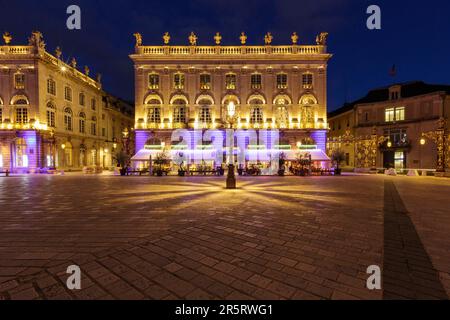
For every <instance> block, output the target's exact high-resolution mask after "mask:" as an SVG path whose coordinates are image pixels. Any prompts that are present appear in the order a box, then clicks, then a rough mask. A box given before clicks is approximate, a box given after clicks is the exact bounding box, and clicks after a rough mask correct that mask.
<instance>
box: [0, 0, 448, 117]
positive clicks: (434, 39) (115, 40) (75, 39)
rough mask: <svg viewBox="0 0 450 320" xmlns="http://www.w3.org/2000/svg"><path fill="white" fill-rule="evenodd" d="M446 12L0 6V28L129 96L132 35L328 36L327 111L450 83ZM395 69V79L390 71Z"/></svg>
mask: <svg viewBox="0 0 450 320" xmlns="http://www.w3.org/2000/svg"><path fill="white" fill-rule="evenodd" d="M71 4H77V5H79V6H80V7H81V10H82V30H80V31H69V30H68V29H67V28H66V19H67V17H68V15H67V14H66V8H67V7H68V6H69V5H71ZM371 4H377V5H379V6H380V7H381V9H382V30H380V31H370V30H368V29H367V28H366V20H367V17H368V15H367V14H366V9H367V7H368V6H369V5H371ZM448 12H450V1H448V0H428V1H418V0H415V1H405V0H390V1H377V0H375V1H374V0H372V1H363V0H309V1H303V0H278V1H263V0H244V1H243V0H228V1H218V0H217V1H216V0H185V1H170V0H158V1H155V0H147V1H132V0H129V1H125V0H115V1H106V0H96V1H93V0H84V1H77V0H71V1H65V0H59V1H55V0H40V1H35V0H33V1H21V0H13V1H11V0H8V1H6V0H0V32H2V33H3V32H4V31H9V32H10V33H11V34H12V35H13V37H14V39H13V44H24V43H26V41H27V38H28V36H29V35H30V33H31V31H32V30H40V31H41V32H42V33H43V34H44V39H45V41H46V43H47V49H48V50H49V51H50V52H52V53H53V52H54V48H55V47H56V46H58V45H59V46H61V48H62V50H63V58H64V60H67V61H70V59H71V58H72V57H73V56H75V57H76V58H77V60H78V65H79V66H80V67H82V66H84V65H88V66H89V67H90V69H91V72H93V74H95V73H96V72H99V73H102V75H103V85H104V88H105V89H106V90H107V91H109V92H111V93H113V94H115V95H117V96H119V97H122V98H124V99H128V100H133V99H134V82H133V67H132V63H131V60H130V59H129V58H128V54H130V53H132V51H133V49H134V38H133V36H132V34H133V33H134V32H140V33H142V35H143V38H144V44H145V45H161V44H162V35H163V33H164V32H166V31H168V32H170V34H171V36H172V40H171V44H178V45H187V44H188V40H187V37H188V35H189V33H190V32H191V31H194V32H195V33H196V34H197V35H198V37H199V45H213V44H214V42H213V36H214V34H215V33H216V32H217V31H219V32H221V34H222V36H223V44H225V45H239V35H240V33H241V32H242V31H245V32H246V33H247V35H248V37H249V39H248V44H253V45H262V44H263V43H264V41H263V39H264V34H265V33H266V32H267V31H270V32H272V34H273V36H274V42H273V43H274V44H290V43H291V40H290V36H291V34H292V32H293V31H297V33H298V34H299V36H300V43H301V44H313V43H314V40H315V36H316V34H318V33H319V32H321V31H327V32H329V33H330V36H329V41H328V50H329V52H331V53H333V54H334V57H333V59H332V60H331V61H330V65H329V79H328V80H329V82H328V83H329V85H328V88H329V110H330V111H331V110H333V109H336V108H338V107H340V106H342V104H343V103H344V102H346V101H347V102H350V101H352V100H355V99H357V98H360V97H362V96H364V95H365V94H366V92H367V91H368V90H370V89H372V88H377V87H381V86H386V85H388V84H390V83H394V82H395V83H397V82H404V81H411V80H423V81H426V82H430V83H439V84H450V61H449V60H450V36H449V31H450V19H449V18H448V16H449V15H448ZM394 64H395V65H396V68H397V76H396V77H395V78H393V77H391V76H390V75H389V71H390V69H391V68H392V66H393V65H394Z"/></svg>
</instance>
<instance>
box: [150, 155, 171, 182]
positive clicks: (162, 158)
mask: <svg viewBox="0 0 450 320" xmlns="http://www.w3.org/2000/svg"><path fill="white" fill-rule="evenodd" d="M154 163H155V165H157V166H158V168H157V169H156V175H157V176H158V177H162V175H163V166H164V165H167V164H169V163H170V158H169V155H168V154H167V152H165V151H163V152H160V153H158V154H157V155H156V157H155V161H154Z"/></svg>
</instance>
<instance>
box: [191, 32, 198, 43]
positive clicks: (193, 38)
mask: <svg viewBox="0 0 450 320" xmlns="http://www.w3.org/2000/svg"><path fill="white" fill-rule="evenodd" d="M197 40H198V38H197V36H196V35H195V33H194V32H191V35H190V36H189V43H190V44H191V46H196V45H197Z"/></svg>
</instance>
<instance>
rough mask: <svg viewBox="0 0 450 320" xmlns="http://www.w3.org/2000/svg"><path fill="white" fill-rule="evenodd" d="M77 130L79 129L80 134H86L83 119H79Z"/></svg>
mask: <svg viewBox="0 0 450 320" xmlns="http://www.w3.org/2000/svg"><path fill="white" fill-rule="evenodd" d="M78 124H79V129H80V133H85V132H86V122H85V120H84V119H80V121H79V123H78Z"/></svg>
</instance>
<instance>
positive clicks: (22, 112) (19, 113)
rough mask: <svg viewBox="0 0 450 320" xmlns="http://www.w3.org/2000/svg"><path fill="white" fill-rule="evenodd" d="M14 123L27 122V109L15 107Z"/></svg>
mask: <svg viewBox="0 0 450 320" xmlns="http://www.w3.org/2000/svg"><path fill="white" fill-rule="evenodd" d="M16 123H18V124H27V123H28V109H27V108H17V109H16Z"/></svg>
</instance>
